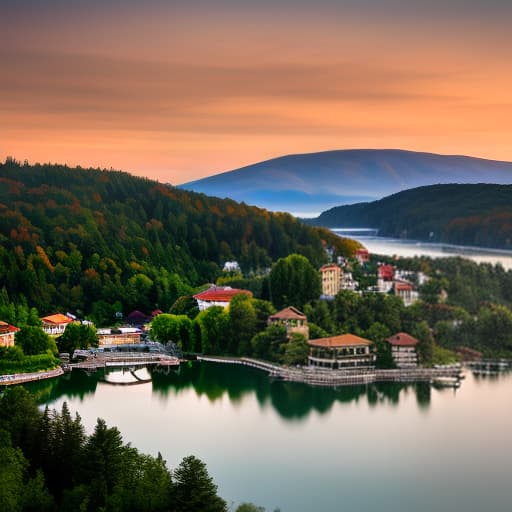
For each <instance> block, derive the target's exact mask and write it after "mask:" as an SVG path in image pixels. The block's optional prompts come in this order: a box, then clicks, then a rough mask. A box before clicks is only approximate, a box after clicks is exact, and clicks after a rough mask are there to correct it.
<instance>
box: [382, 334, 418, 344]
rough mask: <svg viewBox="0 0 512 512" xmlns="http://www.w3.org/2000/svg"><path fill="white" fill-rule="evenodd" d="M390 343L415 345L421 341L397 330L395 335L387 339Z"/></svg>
mask: <svg viewBox="0 0 512 512" xmlns="http://www.w3.org/2000/svg"><path fill="white" fill-rule="evenodd" d="M386 341H387V342H388V343H390V344H391V345H394V346H397V347H414V346H416V345H417V344H418V343H419V341H418V340H417V339H416V338H415V337H414V336H411V335H410V334H407V333H406V332H397V333H396V334H393V336H391V337H389V338H387V339H386Z"/></svg>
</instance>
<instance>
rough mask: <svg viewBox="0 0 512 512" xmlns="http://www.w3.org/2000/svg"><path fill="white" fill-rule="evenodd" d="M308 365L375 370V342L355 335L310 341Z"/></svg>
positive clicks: (334, 368)
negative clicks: (373, 347) (373, 349)
mask: <svg viewBox="0 0 512 512" xmlns="http://www.w3.org/2000/svg"><path fill="white" fill-rule="evenodd" d="M308 344H309V357H308V364H309V365H310V366H317V367H321V368H330V369H332V370H337V369H339V368H356V367H357V368H361V367H365V368H373V366H374V365H375V354H374V353H373V351H372V346H373V342H372V341H370V340H367V339H366V338H361V337H360V336H356V335H354V334H341V335H339V336H330V337H328V338H318V339H316V340H309V341H308Z"/></svg>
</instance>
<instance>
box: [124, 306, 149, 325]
mask: <svg viewBox="0 0 512 512" xmlns="http://www.w3.org/2000/svg"><path fill="white" fill-rule="evenodd" d="M151 319H152V317H151V316H149V315H145V314H144V313H142V311H139V310H138V309H135V310H134V311H132V312H131V313H129V314H128V316H127V317H126V318H125V320H126V323H128V324H130V325H132V326H142V325H146V324H148V323H149V322H151Z"/></svg>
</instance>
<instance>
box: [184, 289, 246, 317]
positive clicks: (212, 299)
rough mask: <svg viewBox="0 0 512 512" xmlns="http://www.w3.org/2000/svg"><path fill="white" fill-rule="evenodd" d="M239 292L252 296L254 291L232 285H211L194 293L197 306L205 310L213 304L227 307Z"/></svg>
mask: <svg viewBox="0 0 512 512" xmlns="http://www.w3.org/2000/svg"><path fill="white" fill-rule="evenodd" d="M239 293H243V294H244V295H247V296H248V297H252V292H250V291H248V290H240V289H238V288H231V286H215V285H214V286H211V287H210V288H208V290H205V291H204V292H201V293H197V294H196V295H194V296H193V297H194V299H196V301H197V306H198V307H199V311H204V310H205V309H208V308H211V307H212V306H220V307H222V308H226V307H228V306H229V303H230V302H231V299H232V298H233V297H234V296H235V295H238V294H239Z"/></svg>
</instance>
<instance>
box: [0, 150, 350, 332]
mask: <svg viewBox="0 0 512 512" xmlns="http://www.w3.org/2000/svg"><path fill="white" fill-rule="evenodd" d="M0 211H1V215H0V289H4V288H5V291H6V293H7V296H8V299H9V300H10V301H11V302H14V303H18V304H27V305H28V306H30V307H36V308H37V309H38V310H39V312H40V313H41V314H47V313H53V312H54V311H56V310H66V311H72V312H77V313H79V314H83V315H86V314H88V315H90V316H92V318H93V319H95V320H96V321H97V322H98V323H100V324H101V323H103V322H105V321H107V320H108V319H112V318H113V315H114V314H115V312H117V311H121V312H124V313H127V312H129V311H130V310H132V309H140V310H142V311H145V312H149V311H151V310H153V309H155V308H160V309H162V310H168V308H169V307H170V306H171V305H172V304H173V302H174V301H175V300H176V299H177V298H178V297H180V296H182V295H185V294H187V293H190V292H191V290H192V288H191V287H194V286H197V285H200V284H203V283H206V282H214V281H215V280H216V278H217V277H218V276H219V275H220V274H221V269H222V266H223V264H224V262H225V261H229V260H237V261H238V262H239V264H240V266H241V268H242V270H243V271H244V273H245V274H250V273H252V274H258V273H262V272H264V271H265V270H266V269H268V268H269V267H270V266H271V264H272V262H273V261H274V260H276V259H278V258H280V257H283V256H287V255H288V254H290V253H293V252H296V253H299V254H302V255H304V256H306V257H307V258H308V260H309V261H310V262H311V263H312V264H313V265H314V266H316V267H318V266H319V265H321V264H322V263H323V262H324V261H325V260H326V258H327V253H326V251H325V249H326V248H328V247H332V248H333V249H334V250H335V252H336V253H338V254H349V253H351V252H353V251H354V250H355V247H356V245H357V243H356V242H353V241H349V240H342V239H340V238H338V237H336V236H334V235H333V234H332V233H330V232H328V231H327V230H325V229H319V228H311V227H309V226H306V225H304V224H303V223H301V222H299V221H297V220H296V219H295V218H294V217H292V216H291V215H288V214H284V213H270V212H267V211H266V210H262V209H259V208H256V207H252V206H248V205H246V204H244V203H240V204H239V203H236V202H234V201H231V200H227V199H218V198H211V197H207V196H205V195H203V194H198V193H193V192H187V191H184V190H179V189H176V188H174V187H172V186H170V185H164V184H161V183H158V182H155V181H151V180H148V179H144V178H138V177H134V176H131V175H129V174H127V173H124V172H119V171H106V170H100V169H82V168H69V167H67V166H61V165H49V164H48V165H40V164H36V165H28V164H27V163H25V164H21V163H20V162H17V161H15V160H13V159H7V160H6V162H5V163H4V164H0Z"/></svg>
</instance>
